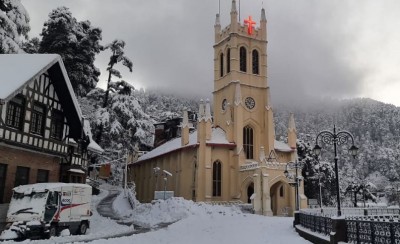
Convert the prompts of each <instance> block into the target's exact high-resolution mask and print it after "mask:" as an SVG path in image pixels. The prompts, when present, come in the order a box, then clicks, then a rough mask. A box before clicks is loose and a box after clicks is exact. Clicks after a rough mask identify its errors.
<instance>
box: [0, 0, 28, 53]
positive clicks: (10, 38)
mask: <svg viewBox="0 0 400 244" xmlns="http://www.w3.org/2000/svg"><path fill="white" fill-rule="evenodd" d="M29 30H30V26H29V15H28V13H27V12H26V10H25V8H24V6H23V5H22V4H21V1H20V0H1V1H0V53H3V54H4V53H20V52H23V51H22V49H21V42H22V40H23V39H24V38H28V32H29ZM21 37H22V39H21Z"/></svg>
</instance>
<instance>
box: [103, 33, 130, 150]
mask: <svg viewBox="0 0 400 244" xmlns="http://www.w3.org/2000/svg"><path fill="white" fill-rule="evenodd" d="M124 47H125V42H124V41H123V40H114V41H113V42H112V43H110V44H108V45H106V46H105V49H110V50H111V53H112V54H111V56H110V61H109V62H108V67H107V71H108V80H107V89H106V91H105V94H104V99H103V106H102V109H100V110H99V111H98V113H99V116H106V115H107V114H108V113H109V112H108V109H107V108H108V106H109V96H110V92H118V93H119V94H122V95H124V94H128V95H130V94H131V90H133V87H131V86H130V85H129V84H128V83H127V82H125V81H123V80H121V81H118V82H113V81H112V78H113V76H115V77H117V78H122V75H121V73H120V72H119V71H118V70H117V69H115V68H114V66H115V65H117V64H118V63H120V62H122V65H124V66H125V67H127V68H128V69H129V71H130V72H132V66H133V64H132V61H131V60H130V59H129V58H128V57H126V56H125V54H124ZM104 125H105V123H104V122H100V123H99V124H98V127H99V129H98V133H97V138H96V141H97V143H100V144H101V139H102V136H103V130H104ZM111 127H112V128H111V130H112V131H119V130H120V128H121V125H120V124H119V123H117V122H115V123H113V124H111Z"/></svg>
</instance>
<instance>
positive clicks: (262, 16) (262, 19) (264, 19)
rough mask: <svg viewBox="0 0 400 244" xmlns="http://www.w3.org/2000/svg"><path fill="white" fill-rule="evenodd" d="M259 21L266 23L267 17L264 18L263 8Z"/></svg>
mask: <svg viewBox="0 0 400 244" xmlns="http://www.w3.org/2000/svg"><path fill="white" fill-rule="evenodd" d="M261 21H267V17H266V16H265V9H264V7H263V8H262V9H261Z"/></svg>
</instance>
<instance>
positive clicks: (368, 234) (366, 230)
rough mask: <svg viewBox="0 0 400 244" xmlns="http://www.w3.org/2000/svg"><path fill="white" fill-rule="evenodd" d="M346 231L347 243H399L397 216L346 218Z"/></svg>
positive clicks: (399, 226)
mask: <svg viewBox="0 0 400 244" xmlns="http://www.w3.org/2000/svg"><path fill="white" fill-rule="evenodd" d="M346 230H347V242H348V243H363V244H364V243H365V244H369V243H371V244H372V243H374V244H375V243H376V244H381V243H382V244H399V243H400V222H399V217H398V216H397V217H394V216H373V217H348V218H346Z"/></svg>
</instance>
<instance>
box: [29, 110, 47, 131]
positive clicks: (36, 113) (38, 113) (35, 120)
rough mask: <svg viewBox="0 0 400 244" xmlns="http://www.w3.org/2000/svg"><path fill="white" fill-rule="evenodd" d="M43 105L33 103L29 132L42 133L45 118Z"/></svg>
mask: <svg viewBox="0 0 400 244" xmlns="http://www.w3.org/2000/svg"><path fill="white" fill-rule="evenodd" d="M45 110H46V108H45V106H44V105H42V104H40V103H34V104H33V110H32V117H31V132H32V133H34V134H39V135H43V131H44V120H45Z"/></svg>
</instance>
